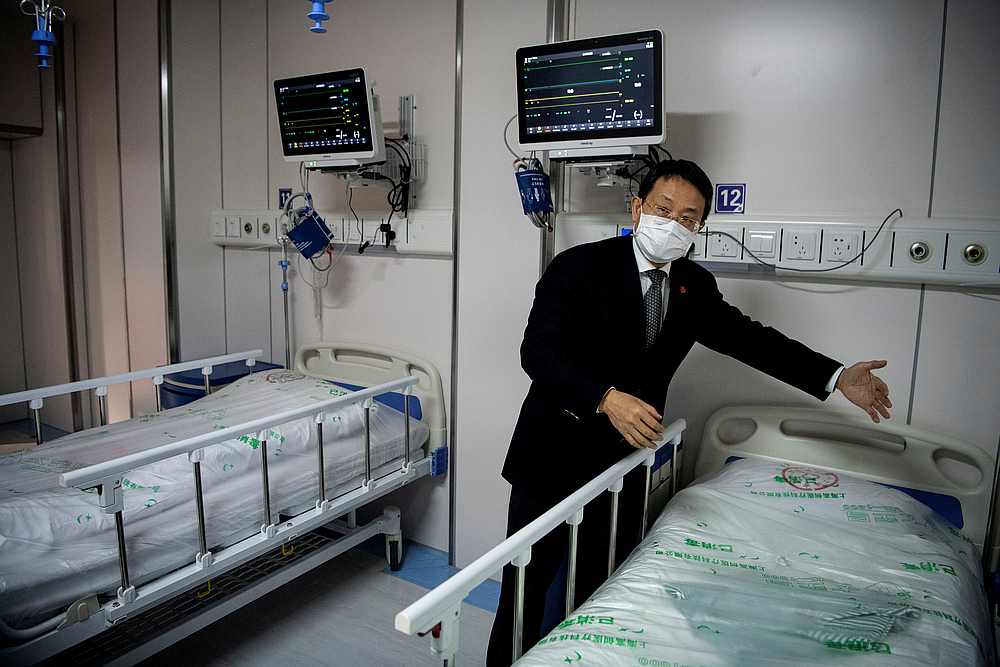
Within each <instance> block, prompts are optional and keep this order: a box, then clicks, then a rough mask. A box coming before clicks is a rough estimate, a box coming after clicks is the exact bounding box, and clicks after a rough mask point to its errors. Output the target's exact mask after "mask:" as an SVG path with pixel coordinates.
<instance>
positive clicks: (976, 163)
mask: <svg viewBox="0 0 1000 667" xmlns="http://www.w3.org/2000/svg"><path fill="white" fill-rule="evenodd" d="M998 27H1000V3H998V2H983V1H982V0H949V2H948V23H947V35H946V37H945V53H944V79H943V83H942V86H941V121H940V127H939V130H938V150H937V167H936V170H935V173H934V178H935V183H934V202H933V205H934V215H935V216H941V217H948V216H954V217H985V218H996V217H997V215H998V211H1000V189H998V188H997V183H998V178H997V174H998V173H1000V156H998V153H997V146H1000V125H998V124H997V118H1000V83H998V79H997V76H998V75H997V72H998V71H1000V50H997V48H996V36H997V29H998Z"/></svg>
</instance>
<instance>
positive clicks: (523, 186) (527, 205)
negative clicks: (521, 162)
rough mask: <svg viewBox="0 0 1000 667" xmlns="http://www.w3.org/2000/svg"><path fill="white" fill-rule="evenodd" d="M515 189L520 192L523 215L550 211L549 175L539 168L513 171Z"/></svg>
mask: <svg viewBox="0 0 1000 667" xmlns="http://www.w3.org/2000/svg"><path fill="white" fill-rule="evenodd" d="M514 176H515V177H516V178H517V189H518V191H520V193H521V208H523V209H524V214H525V215H531V214H532V213H551V212H552V192H551V190H550V188H549V176H548V174H546V173H545V172H544V171H542V170H541V169H522V170H519V171H516V172H514Z"/></svg>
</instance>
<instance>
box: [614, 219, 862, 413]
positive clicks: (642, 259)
mask: <svg viewBox="0 0 1000 667" xmlns="http://www.w3.org/2000/svg"><path fill="white" fill-rule="evenodd" d="M632 252H633V253H634V254H635V264H636V266H637V267H638V268H639V284H640V285H641V286H642V295H643V296H646V291H647V290H648V289H649V288H650V286H651V285H652V284H653V281H652V280H650V279H649V277H648V276H647V275H646V271H650V270H653V269H657V270H660V271H663V273H664V274H665V275H666V276H667V278H669V277H670V262H667V263H666V264H664V265H663V266H656V265H654V264H653V263H652V262H650V261H649V260H648V259H646V256H645V255H643V254H642V251H641V250H639V244H638V243H636V242H635V237H633V239H632ZM669 285H670V283H669V281H667V280H664V281H663V311H662V312H663V315H664V316H666V314H667V297H668V296H669V295H670V288H669ZM843 372H844V367H843V366H841V367H840V368H838V369H837V370H836V371H835V372H834V374H833V377H831V378H830V381H829V382H827V383H826V391H827V393H829V394H832V393H833V391H834V390H835V389H836V388H837V380H839V379H840V374H841V373H843Z"/></svg>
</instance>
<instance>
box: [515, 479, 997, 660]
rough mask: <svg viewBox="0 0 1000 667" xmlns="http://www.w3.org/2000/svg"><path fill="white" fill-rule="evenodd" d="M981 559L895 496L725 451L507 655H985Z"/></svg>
mask: <svg viewBox="0 0 1000 667" xmlns="http://www.w3.org/2000/svg"><path fill="white" fill-rule="evenodd" d="M979 558H980V555H979V553H978V550H977V549H976V548H975V547H974V546H973V544H972V543H971V542H970V541H969V540H968V539H966V537H965V536H963V535H962V533H961V532H960V531H959V530H957V529H956V528H954V527H953V526H952V525H950V524H949V523H947V522H946V521H945V520H944V519H942V518H941V517H939V516H938V515H936V514H935V513H934V511H932V510H931V509H929V508H928V507H926V506H925V505H923V504H921V503H920V502H918V501H916V500H914V499H913V498H911V497H910V496H909V495H907V494H905V493H903V492H901V491H897V490H894V489H890V488H887V487H884V486H881V485H878V484H874V483H871V482H866V481H862V480H857V479H852V478H848V477H844V476H840V475H837V474H834V473H832V472H827V471H824V470H818V469H812V468H808V467H803V466H791V465H783V464H776V463H762V462H751V461H738V462H735V463H732V464H730V465H728V466H726V467H725V469H723V470H722V471H720V472H719V473H717V474H716V475H715V476H713V477H711V478H709V479H706V480H704V481H702V482H701V483H698V484H696V485H694V486H692V487H689V488H687V489H684V490H683V491H681V492H680V493H678V494H677V496H675V498H674V499H673V500H672V501H671V502H670V504H669V505H668V506H667V508H666V509H665V510H664V512H663V514H662V515H661V516H660V517H659V519H658V520H657V522H656V524H655V525H654V527H653V528H652V530H651V531H650V533H649V534H648V535H647V537H646V539H645V540H644V541H643V542H642V543H641V544H640V545H639V546H638V547H637V548H636V550H635V551H633V553H632V555H631V556H630V557H629V559H628V560H627V561H626V562H625V563H624V564H623V565H622V566H621V567H620V568H619V569H618V571H617V572H616V573H615V574H614V575H613V576H612V578H611V579H609V580H608V581H607V582H606V583H605V584H604V585H603V586H602V587H601V588H600V589H598V590H597V591H596V592H595V593H594V595H592V596H591V598H590V599H589V600H587V602H586V603H584V604H583V605H582V606H580V608H579V609H577V610H576V611H575V612H574V613H573V614H571V615H570V616H569V617H568V618H567V619H565V620H564V621H563V622H562V623H561V624H560V625H559V626H558V627H556V628H555V629H554V630H553V631H552V632H551V633H549V634H548V635H547V636H545V637H543V638H542V639H541V640H540V641H539V643H538V644H536V645H535V646H534V647H533V648H532V649H531V650H530V651H528V652H527V653H526V654H525V655H524V656H523V658H522V659H521V660H520V661H519V662H518V663H517V664H518V665H521V666H525V667H526V666H531V665H565V664H571V665H572V664H575V663H578V662H579V663H580V664H586V665H598V666H611V665H647V666H654V667H658V666H667V665H669V666H670V667H678V666H679V665H685V666H690V667H694V666H703V667H709V666H711V667H715V666H721V665H741V666H747V665H787V666H791V665H852V666H859V665H941V666H945V665H949V666H950V665H989V664H992V652H991V651H992V648H991V646H992V635H991V633H990V628H989V622H988V619H989V615H988V611H987V608H986V602H985V598H984V589H983V586H982V584H983V582H982V574H981V568H980V565H979ZM529 576H530V573H529Z"/></svg>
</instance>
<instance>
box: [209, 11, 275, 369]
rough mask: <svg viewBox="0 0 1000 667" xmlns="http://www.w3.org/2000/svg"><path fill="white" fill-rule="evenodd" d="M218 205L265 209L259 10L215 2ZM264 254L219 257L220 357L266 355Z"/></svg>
mask: <svg viewBox="0 0 1000 667" xmlns="http://www.w3.org/2000/svg"><path fill="white" fill-rule="evenodd" d="M221 20H222V23H221V32H220V34H221V44H222V47H221V54H220V57H221V66H222V80H221V90H222V123H221V128H222V203H223V205H224V206H228V207H230V208H250V209H254V208H259V209H263V208H267V199H268V192H267V179H268V160H267V151H268V138H267V127H268V113H269V108H268V106H267V101H268V88H270V84H269V82H268V80H267V75H266V73H267V59H268V51H267V3H266V2H257V3H249V4H248V3H246V2H239V1H238V0H223V2H222V19H221ZM268 255H269V253H268V252H267V251H265V250H241V249H236V248H227V249H226V250H225V257H226V259H225V280H226V291H225V295H226V304H225V309H226V349H227V350H229V351H230V352H239V351H242V350H250V349H258V348H259V349H262V350H267V351H268V353H270V349H271V299H270V298H269V290H270V287H271V282H270V275H269V267H268Z"/></svg>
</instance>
